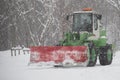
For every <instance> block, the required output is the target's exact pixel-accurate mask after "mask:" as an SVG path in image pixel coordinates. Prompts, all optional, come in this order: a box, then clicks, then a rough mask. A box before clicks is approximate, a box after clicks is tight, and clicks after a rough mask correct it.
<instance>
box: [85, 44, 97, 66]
mask: <svg viewBox="0 0 120 80" xmlns="http://www.w3.org/2000/svg"><path fill="white" fill-rule="evenodd" d="M89 53H90V54H89V61H88V65H87V66H88V67H92V66H95V65H96V62H97V51H96V48H95V47H94V45H92V46H91V47H89Z"/></svg>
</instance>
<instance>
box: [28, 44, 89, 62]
mask: <svg viewBox="0 0 120 80" xmlns="http://www.w3.org/2000/svg"><path fill="white" fill-rule="evenodd" d="M87 60H88V55H87V47H86V46H33V47H31V48H30V63H39V62H54V64H68V63H72V64H73V63H84V62H86V61H87Z"/></svg>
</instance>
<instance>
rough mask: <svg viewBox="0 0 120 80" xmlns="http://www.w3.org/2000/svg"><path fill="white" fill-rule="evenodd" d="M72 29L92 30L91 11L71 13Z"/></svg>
mask: <svg viewBox="0 0 120 80" xmlns="http://www.w3.org/2000/svg"><path fill="white" fill-rule="evenodd" d="M73 31H88V32H92V13H75V14H74V15H73Z"/></svg>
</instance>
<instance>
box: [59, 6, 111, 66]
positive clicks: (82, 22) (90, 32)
mask: <svg viewBox="0 0 120 80" xmlns="http://www.w3.org/2000/svg"><path fill="white" fill-rule="evenodd" d="M70 16H72V19H73V21H72V22H73V26H72V30H71V31H69V32H67V33H65V36H64V40H61V41H60V44H59V46H87V47H88V52H87V53H88V54H89V60H88V64H87V66H94V65H95V64H96V62H97V57H99V62H100V64H101V65H110V64H111V63H112V59H113V51H112V44H109V43H107V37H106V30H105V29H104V28H103V27H102V26H101V23H100V20H101V18H102V15H100V14H98V13H97V12H95V11H92V10H91V9H89V8H86V9H83V11H79V12H74V13H73V14H72V15H69V16H67V20H68V19H69V17H70Z"/></svg>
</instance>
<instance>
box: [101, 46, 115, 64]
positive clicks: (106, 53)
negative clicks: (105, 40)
mask: <svg viewBox="0 0 120 80" xmlns="http://www.w3.org/2000/svg"><path fill="white" fill-rule="evenodd" d="M104 49H105V50H103V49H102V50H103V51H101V50H100V55H99V61H100V64H101V65H110V64H111V63H112V59H113V52H112V48H111V47H110V46H106V48H104Z"/></svg>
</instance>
